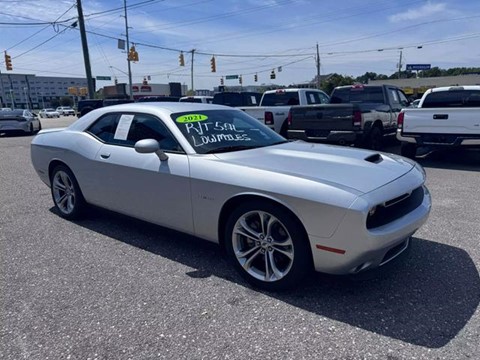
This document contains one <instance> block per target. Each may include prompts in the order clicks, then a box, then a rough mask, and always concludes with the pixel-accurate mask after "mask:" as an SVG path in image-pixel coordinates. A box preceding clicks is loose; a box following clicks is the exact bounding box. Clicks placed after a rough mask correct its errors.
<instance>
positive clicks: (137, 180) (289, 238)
mask: <svg viewBox="0 0 480 360" xmlns="http://www.w3.org/2000/svg"><path fill="white" fill-rule="evenodd" d="M31 157H32V163H33V166H34V168H35V170H36V172H37V174H38V175H39V176H40V178H41V180H42V181H43V182H44V183H45V184H47V185H48V186H49V187H50V188H51V193H52V198H53V202H54V204H55V207H56V210H57V211H58V214H59V215H60V216H62V217H64V218H66V219H74V218H78V217H79V216H81V215H82V214H85V210H87V209H88V205H89V204H91V205H95V206H99V207H102V208H106V209H109V210H113V211H115V212H118V213H122V214H126V215H129V216H132V217H135V218H138V219H142V220H145V221H148V222H151V223H155V224H158V225H161V226H164V227H168V228H172V229H175V230H179V231H182V232H185V233H189V234H192V235H194V236H197V237H200V238H203V239H206V240H209V241H213V242H216V243H219V244H220V246H222V247H223V248H224V249H225V251H226V253H227V255H228V257H229V259H230V260H231V263H232V265H233V266H234V267H235V268H236V269H237V270H238V271H239V273H240V274H241V275H242V276H243V277H244V278H245V279H246V280H247V281H249V282H250V283H251V284H252V285H254V286H257V287H260V288H263V289H267V290H282V289H288V288H291V287H294V286H295V285H297V284H298V283H299V282H300V281H301V280H302V278H304V277H305V275H306V274H307V272H309V271H310V270H311V269H315V270H316V271H319V272H325V273H330V274H354V273H358V272H360V271H364V270H367V269H372V268H375V267H378V266H381V265H383V264H385V263H387V262H389V261H390V260H392V259H393V258H395V257H396V256H397V255H399V254H400V253H402V252H403V251H404V250H405V249H406V248H407V247H408V246H409V241H410V238H411V236H412V234H413V233H414V232H415V231H416V230H417V229H418V228H419V227H420V226H422V224H423V223H424V222H425V221H426V220H427V217H428V215H429V212H430V208H431V198H430V194H429V192H428V190H427V188H426V187H425V184H424V183H425V172H424V170H423V169H422V167H421V166H420V165H418V164H417V163H416V162H414V161H412V160H409V159H406V158H403V157H400V156H397V155H393V154H386V153H379V152H375V151H370V150H362V149H355V148H349V147H340V146H332V145H323V144H312V143H307V142H301V141H295V142H289V141H287V140H285V139H284V138H283V137H281V136H280V135H279V134H277V133H275V132H274V131H272V130H271V129H269V128H268V127H266V126H264V125H263V124H261V123H260V122H259V121H258V120H256V119H254V118H252V117H250V116H249V115H247V114H245V113H244V112H243V111H241V110H237V109H235V108H231V107H225V106H221V105H210V104H197V103H173V102H172V103H165V102H163V103H137V104H123V105H115V106H109V107H105V108H101V109H97V110H94V111H92V112H90V113H88V114H87V115H85V116H83V117H81V118H80V119H78V120H77V121H76V122H74V123H73V124H72V125H70V126H69V127H67V128H62V129H49V130H43V131H41V132H40V133H39V134H38V135H37V136H36V137H35V138H34V139H33V141H32V145H31Z"/></svg>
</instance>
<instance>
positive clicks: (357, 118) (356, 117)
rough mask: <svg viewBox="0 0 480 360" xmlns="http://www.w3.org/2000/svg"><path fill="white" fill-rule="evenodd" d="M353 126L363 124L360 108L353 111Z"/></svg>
mask: <svg viewBox="0 0 480 360" xmlns="http://www.w3.org/2000/svg"><path fill="white" fill-rule="evenodd" d="M353 126H362V112H361V111H360V110H355V111H354V112H353Z"/></svg>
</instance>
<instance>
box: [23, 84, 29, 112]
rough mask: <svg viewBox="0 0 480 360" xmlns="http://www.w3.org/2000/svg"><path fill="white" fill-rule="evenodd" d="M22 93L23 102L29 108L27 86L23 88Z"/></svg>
mask: <svg viewBox="0 0 480 360" xmlns="http://www.w3.org/2000/svg"><path fill="white" fill-rule="evenodd" d="M23 94H24V95H25V104H26V105H27V110H30V106H29V105H28V98H27V88H26V87H24V88H23Z"/></svg>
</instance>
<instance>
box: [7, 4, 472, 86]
mask: <svg viewBox="0 0 480 360" xmlns="http://www.w3.org/2000/svg"><path fill="white" fill-rule="evenodd" d="M75 4H76V1H74V0H31V1H30V0H22V1H15V0H0V48H1V50H2V51H4V50H7V51H8V54H9V55H11V57H12V62H13V68H14V70H13V73H28V74H36V75H43V76H74V77H84V76H85V67H84V63H83V53H82V47H81V41H80V33H79V31H78V27H77V28H71V27H70V25H71V24H72V23H74V21H75V20H76V19H75V18H76V16H77V15H78V13H77V8H76V7H75V6H74V5H75ZM82 5H83V13H84V15H85V19H86V29H87V31H89V33H88V34H87V37H88V44H89V52H90V61H91V65H92V73H93V75H94V76H111V77H112V79H113V78H114V77H117V78H118V80H119V81H120V82H126V81H127V76H126V74H125V73H126V72H127V61H126V54H125V53H124V52H122V51H121V50H119V49H118V46H117V45H118V42H117V40H116V39H122V38H124V35H125V18H124V17H123V16H122V15H123V10H122V9H121V8H122V7H123V0H94V1H92V0H82ZM127 6H128V10H127V11H128V23H129V35H130V42H133V43H135V44H136V49H137V51H138V54H139V58H140V59H139V60H140V61H139V62H138V63H132V74H133V81H134V82H139V81H141V80H142V79H143V77H144V76H150V77H151V81H152V82H154V83H166V82H172V81H173V82H181V83H182V84H187V85H188V86H189V87H190V71H191V66H190V65H191V50H192V49H195V50H196V53H195V56H194V75H195V76H194V87H195V89H212V88H213V87H214V86H217V85H219V83H220V77H221V76H226V75H242V76H243V84H244V85H253V84H255V83H254V74H257V75H258V83H256V84H262V83H267V84H269V83H271V80H270V76H269V75H270V72H271V71H272V69H275V71H276V73H277V78H276V79H275V83H276V84H282V85H289V84H294V83H298V82H304V81H309V80H311V79H313V78H314V76H315V74H316V66H315V53H316V45H317V43H318V45H319V49H320V59H321V73H322V74H327V73H334V72H336V73H339V74H343V75H352V76H357V75H361V74H363V73H365V72H366V71H373V72H376V73H382V74H386V75H390V74H392V73H394V72H395V71H396V69H397V66H398V65H397V64H398V62H399V59H400V52H401V53H402V63H403V64H404V67H405V64H431V65H432V66H439V67H441V68H450V67H463V66H465V67H480V60H479V59H480V46H479V45H480V1H478V0H438V1H437V0H402V1H400V0H348V1H347V0H337V1H331V0H151V1H148V0H147V1H145V0H127ZM118 8H120V9H119V10H114V9H118ZM179 51H184V54H185V55H184V56H185V63H186V64H185V65H186V66H184V67H181V66H179V62H178V56H179ZM212 55H215V58H216V67H217V72H216V73H212V72H210V58H211V57H212ZM0 66H1V67H2V69H1V71H2V72H5V68H4V64H3V57H2V58H1V60H0ZM279 67H281V72H279V71H278V70H279ZM111 83H112V82H109V81H100V82H98V85H97V87H99V86H100V87H101V86H103V85H110V84H111ZM225 83H226V85H229V84H231V85H236V84H237V82H236V81H235V80H226V81H225Z"/></svg>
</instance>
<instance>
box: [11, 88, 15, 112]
mask: <svg viewBox="0 0 480 360" xmlns="http://www.w3.org/2000/svg"><path fill="white" fill-rule="evenodd" d="M10 99H11V100H12V110H13V109H14V108H15V100H14V99H13V89H10Z"/></svg>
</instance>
